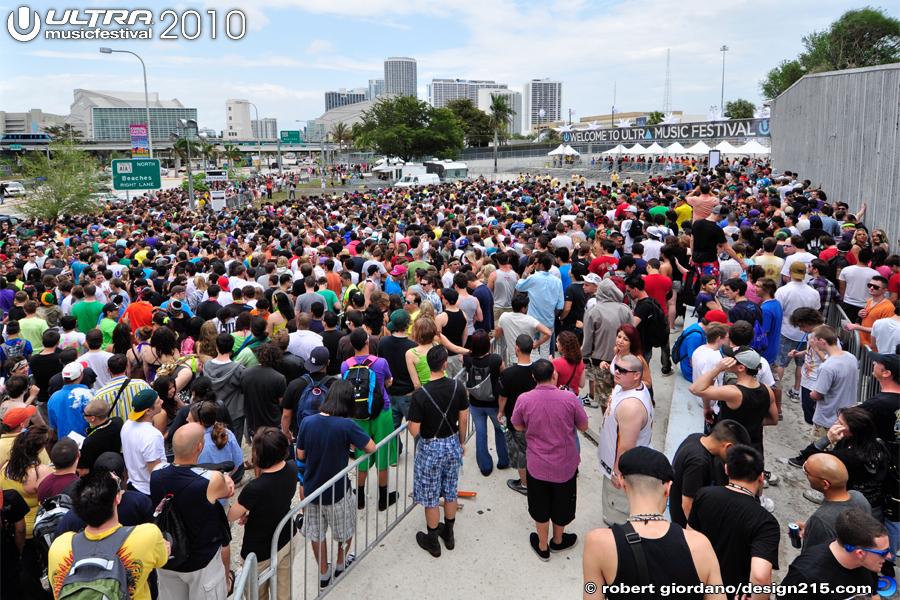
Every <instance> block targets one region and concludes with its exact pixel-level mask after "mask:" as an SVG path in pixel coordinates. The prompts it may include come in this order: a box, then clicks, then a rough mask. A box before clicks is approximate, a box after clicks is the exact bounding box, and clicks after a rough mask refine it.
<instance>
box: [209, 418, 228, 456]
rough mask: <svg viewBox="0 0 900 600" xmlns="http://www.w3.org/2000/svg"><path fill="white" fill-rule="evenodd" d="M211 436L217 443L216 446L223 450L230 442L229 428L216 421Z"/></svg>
mask: <svg viewBox="0 0 900 600" xmlns="http://www.w3.org/2000/svg"><path fill="white" fill-rule="evenodd" d="M210 437H211V438H212V441H213V443H214V444H215V445H216V448H218V449H219V450H221V449H222V448H224V447H225V444H227V443H228V430H227V429H226V428H225V425H223V424H222V423H219V422H218V421H216V424H215V425H213V429H212V431H211V432H210Z"/></svg>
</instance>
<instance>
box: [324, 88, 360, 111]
mask: <svg viewBox="0 0 900 600" xmlns="http://www.w3.org/2000/svg"><path fill="white" fill-rule="evenodd" d="M368 93H369V91H368V90H367V89H366V88H355V89H352V90H350V91H349V92H348V91H347V90H346V89H345V88H341V89H340V90H338V91H336V92H325V110H326V111H329V110H331V109H332V108H337V107H338V106H347V105H348V104H356V103H357V102H365V101H366V95H367V94H368Z"/></svg>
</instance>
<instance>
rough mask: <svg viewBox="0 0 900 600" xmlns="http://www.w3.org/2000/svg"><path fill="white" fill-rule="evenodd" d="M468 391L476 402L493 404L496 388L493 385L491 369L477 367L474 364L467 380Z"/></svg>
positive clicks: (470, 368) (488, 367)
mask: <svg viewBox="0 0 900 600" xmlns="http://www.w3.org/2000/svg"><path fill="white" fill-rule="evenodd" d="M466 390H467V391H468V392H469V396H471V397H472V398H474V399H476V400H480V401H481V402H492V401H493V400H494V388H493V386H492V385H491V367H490V366H487V367H476V366H475V365H474V364H473V365H472V366H470V367H469V374H468V378H467V379H466Z"/></svg>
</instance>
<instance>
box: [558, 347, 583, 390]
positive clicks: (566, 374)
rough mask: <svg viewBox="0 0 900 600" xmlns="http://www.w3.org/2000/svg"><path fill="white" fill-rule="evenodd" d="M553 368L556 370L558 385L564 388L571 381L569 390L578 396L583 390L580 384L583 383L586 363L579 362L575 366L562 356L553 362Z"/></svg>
mask: <svg viewBox="0 0 900 600" xmlns="http://www.w3.org/2000/svg"><path fill="white" fill-rule="evenodd" d="M553 368H554V369H556V385H558V386H559V387H562V386H564V385H566V382H568V381H569V380H570V379H571V383H569V384H568V385H569V388H571V390H572V391H573V392H575V393H576V394H578V392H579V390H580V389H581V387H580V386H579V385H578V384H579V383H580V382H581V373H582V372H583V371H584V363H583V362H581V361H580V360H579V361H578V362H577V363H575V364H574V365H573V364H570V363H569V361H567V360H566V359H565V358H563V357H562V356H560V357H559V358H556V359H554V360H553Z"/></svg>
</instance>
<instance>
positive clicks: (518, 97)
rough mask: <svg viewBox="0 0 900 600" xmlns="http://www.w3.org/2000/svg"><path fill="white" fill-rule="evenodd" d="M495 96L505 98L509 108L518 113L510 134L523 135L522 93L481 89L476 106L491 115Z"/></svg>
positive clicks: (512, 122) (510, 127) (511, 125)
mask: <svg viewBox="0 0 900 600" xmlns="http://www.w3.org/2000/svg"><path fill="white" fill-rule="evenodd" d="M493 96H505V97H506V101H507V102H508V103H509V107H510V108H511V109H513V111H514V112H515V113H516V114H515V115H513V118H512V121H510V125H509V133H510V134H513V133H522V93H521V92H516V91H513V90H506V89H498V90H494V89H481V90H478V102H477V103H476V104H475V106H477V107H478V109H479V110H483V111H484V112H486V113H487V114H491V100H492V99H493Z"/></svg>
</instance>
